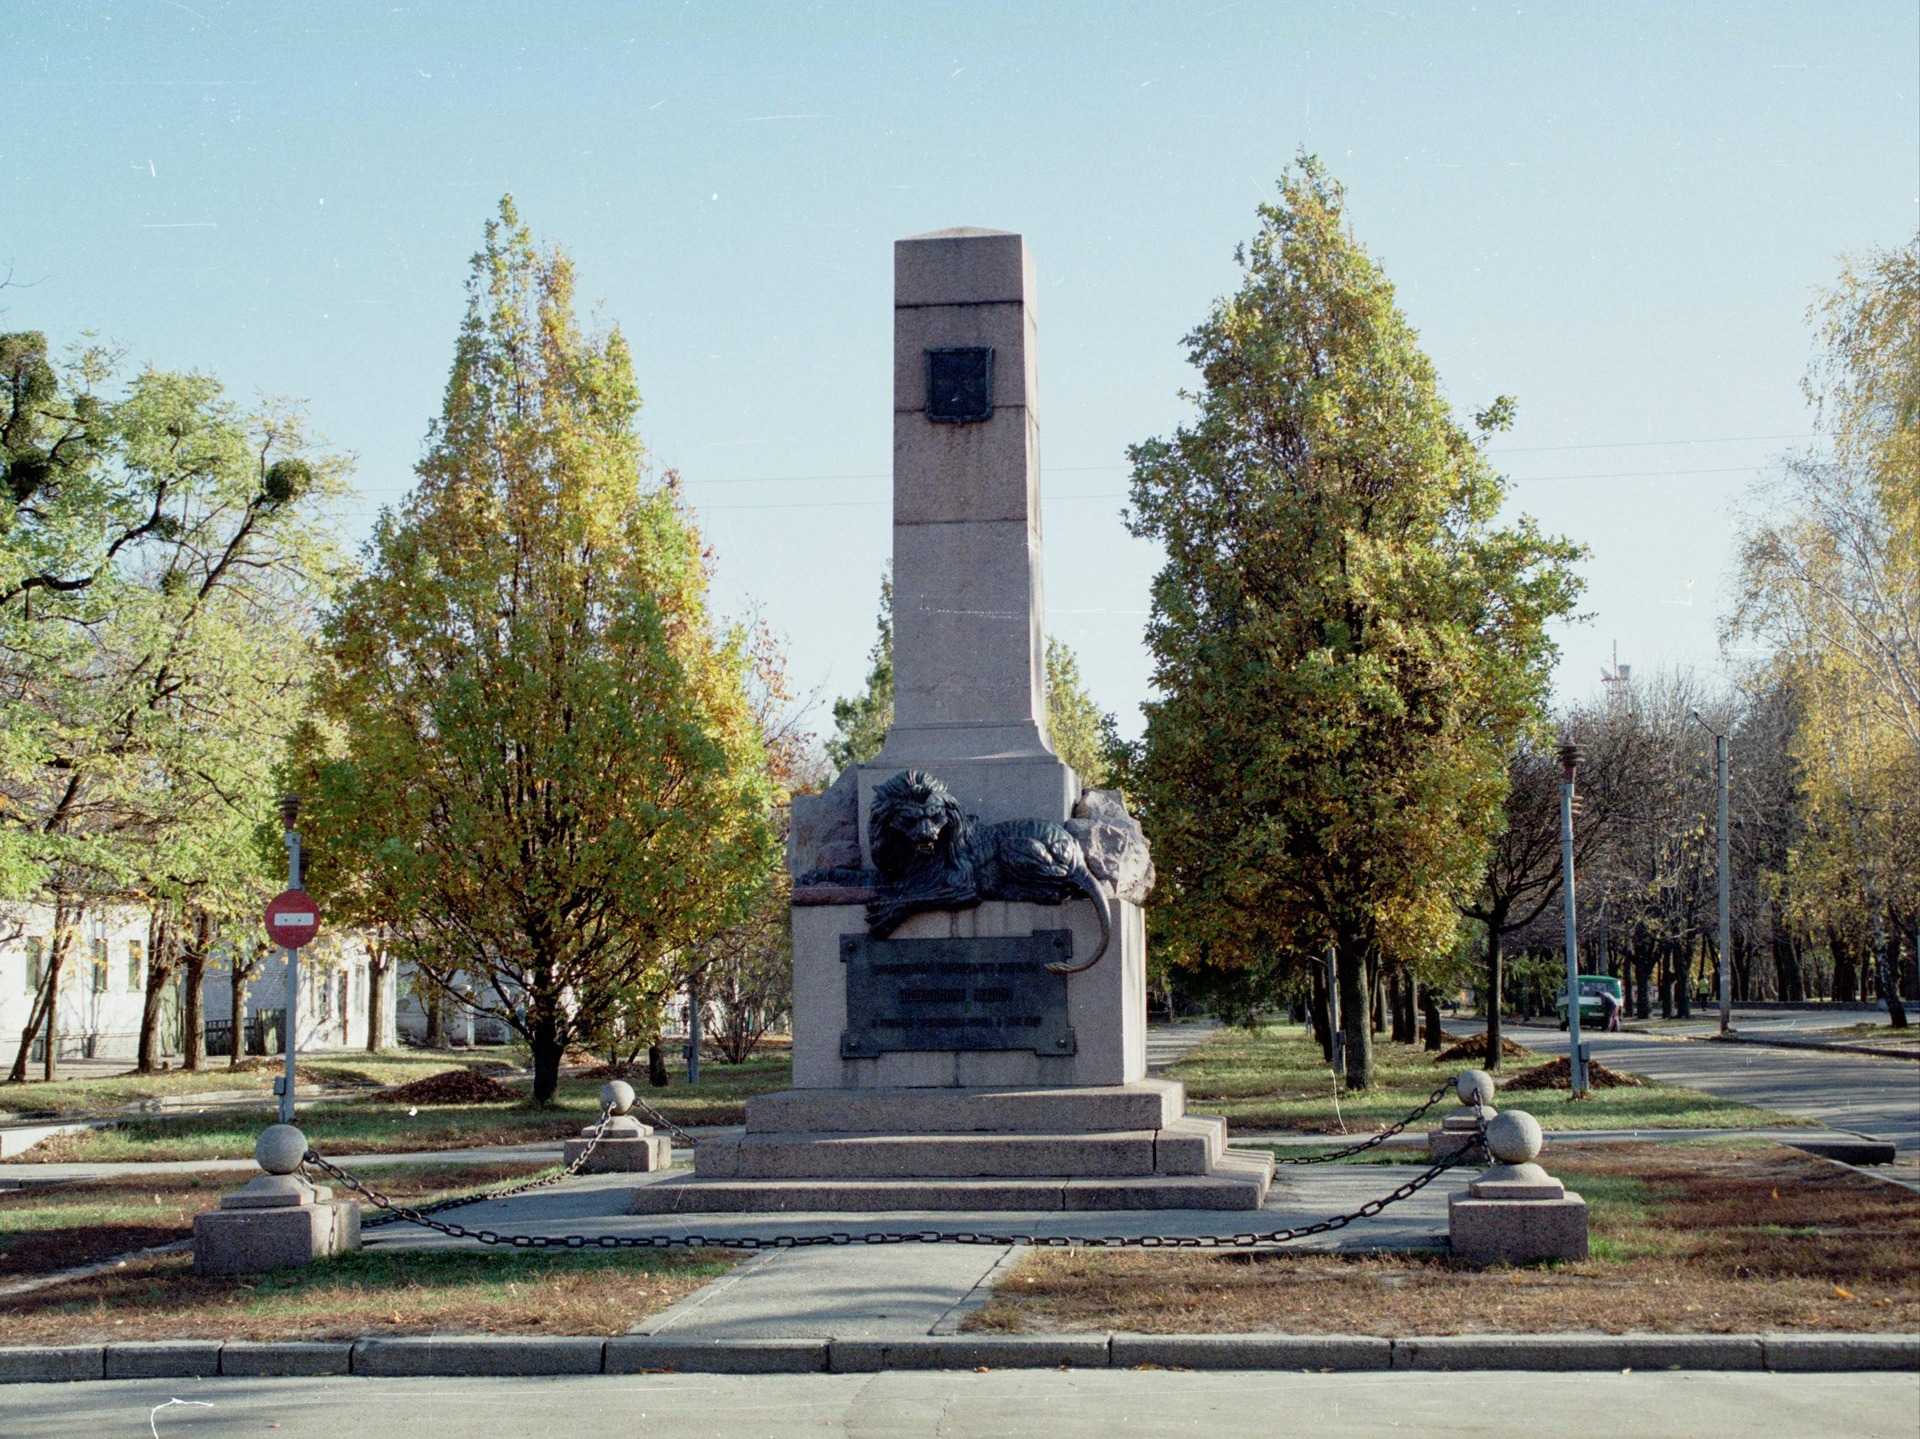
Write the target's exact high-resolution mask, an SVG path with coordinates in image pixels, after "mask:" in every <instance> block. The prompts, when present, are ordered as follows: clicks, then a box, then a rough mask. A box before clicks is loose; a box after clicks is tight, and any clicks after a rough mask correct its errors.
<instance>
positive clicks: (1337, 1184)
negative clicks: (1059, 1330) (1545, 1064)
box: [366, 1164, 1470, 1339]
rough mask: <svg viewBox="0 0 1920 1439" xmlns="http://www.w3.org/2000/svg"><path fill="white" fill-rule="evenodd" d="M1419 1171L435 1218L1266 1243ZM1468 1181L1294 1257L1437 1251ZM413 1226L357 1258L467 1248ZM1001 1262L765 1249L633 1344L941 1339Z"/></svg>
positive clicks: (980, 1256) (623, 1179)
mask: <svg viewBox="0 0 1920 1439" xmlns="http://www.w3.org/2000/svg"><path fill="white" fill-rule="evenodd" d="M1419 1172H1420V1168H1419V1167H1416V1166H1410V1165H1373V1164H1370V1165H1328V1166H1326V1167H1324V1168H1321V1167H1314V1168H1311V1169H1292V1170H1282V1171H1281V1174H1280V1175H1279V1177H1278V1178H1277V1179H1276V1181H1275V1183H1274V1187H1273V1190H1272V1192H1271V1194H1270V1195H1269V1197H1268V1200H1267V1204H1266V1206H1265V1208H1264V1209H1262V1210H1260V1211H1258V1212H1253V1211H1242V1212H1221V1211H1210V1210H1159V1211H1146V1212H1142V1211H1130V1212H1125V1213H1104V1214H1100V1213H1095V1214H1062V1213H1058V1212H1047V1213H1035V1214H991V1215H960V1214H951V1213H923V1214H885V1215H846V1214H788V1215H762V1214H740V1215H733V1214H718V1215H715V1214H708V1215H660V1214H654V1215H630V1214H628V1213H626V1208H627V1203H628V1198H627V1196H628V1193H629V1191H630V1190H631V1188H632V1187H633V1185H634V1184H635V1183H647V1182H654V1181H649V1180H647V1179H646V1178H644V1177H635V1176H619V1175H600V1176H595V1177H593V1178H588V1179H579V1180H572V1181H569V1182H568V1183H566V1184H563V1185H557V1186H555V1187H554V1188H552V1189H547V1190H542V1191H539V1192H537V1193H534V1194H528V1195H523V1196H519V1197H515V1198H512V1199H503V1200H498V1201H495V1202H492V1203H487V1204H476V1205H473V1206H472V1207H470V1208H467V1209H462V1210H459V1211H456V1212H455V1213H453V1214H450V1215H447V1216H444V1217H446V1218H450V1219H457V1220H458V1221H459V1222H460V1223H461V1224H462V1225H464V1226H466V1227H468V1228H473V1229H480V1228H490V1229H494V1230H498V1231H500V1232H502V1233H515V1234H555V1235H558V1234H569V1233H574V1234H586V1235H590V1236H593V1237H596V1238H597V1237H598V1236H600V1235H603V1234H620V1235H642V1234H668V1235H688V1234H704V1235H709V1236H720V1235H726V1236H735V1235H757V1236H761V1237H765V1238H771V1237H773V1236H775V1235H779V1234H791V1235H818V1234H835V1233H839V1234H848V1235H856V1236H857V1235H863V1234H866V1233H869V1232H881V1231H884V1232H917V1231H923V1230H939V1231H942V1232H954V1231H959V1230H985V1231H987V1232H990V1233H1031V1234H1036V1235H1084V1236H1095V1237H1098V1236H1107V1235H1123V1236H1137V1235H1144V1234H1175V1235H1199V1234H1224V1235H1231V1234H1236V1233H1243V1232H1249V1233H1266V1232H1271V1231H1273V1230H1276V1229H1284V1228H1290V1227H1293V1226H1296V1225H1301V1224H1306V1223H1311V1222H1313V1221H1316V1220H1320V1219H1324V1218H1328V1217H1330V1216H1333V1215H1336V1214H1343V1213H1346V1212H1348V1211H1350V1210H1353V1209H1355V1208H1358V1207H1359V1206H1360V1205H1361V1204H1363V1203H1365V1202H1366V1201H1367V1200H1369V1199H1372V1198H1375V1197H1376V1196H1379V1195H1382V1194H1385V1193H1387V1192H1388V1191H1390V1190H1392V1189H1394V1188H1395V1187H1396V1186H1398V1185H1399V1184H1401V1183H1402V1182H1404V1181H1405V1180H1407V1179H1409V1178H1411V1177H1412V1176H1414V1175H1415V1174H1418V1173H1419ZM1469 1177H1470V1175H1469V1174H1468V1173H1467V1172H1465V1171H1458V1170H1456V1171H1450V1172H1449V1173H1446V1174H1443V1175H1441V1176H1440V1178H1439V1179H1437V1180H1435V1181H1434V1183H1433V1184H1431V1185H1430V1186H1429V1187H1428V1188H1426V1189H1423V1190H1421V1191H1420V1192H1419V1193H1418V1194H1415V1195H1414V1196H1413V1197H1411V1198H1410V1199H1407V1200H1404V1201H1402V1202H1401V1203H1399V1204H1396V1205H1394V1206H1393V1207H1392V1208H1390V1209H1388V1210H1387V1211H1386V1212H1385V1213H1383V1214H1380V1215H1376V1216H1375V1217H1373V1218H1371V1219H1363V1220H1360V1221H1358V1222H1356V1223H1354V1224H1352V1225H1350V1226H1348V1227H1347V1228H1345V1229H1342V1230H1340V1231H1338V1232H1336V1233H1334V1234H1330V1235H1324V1236H1317V1237H1315V1238H1312V1239H1309V1240H1303V1241H1300V1243H1299V1245H1298V1247H1300V1248H1314V1249H1373V1248H1386V1249H1411V1248H1425V1247H1429V1246H1436V1245H1438V1244H1439V1243H1440V1242H1441V1240H1442V1239H1443V1238H1444V1236H1445V1234H1446V1228H1447V1218H1446V1211H1447V1196H1448V1194H1450V1193H1453V1192H1456V1191H1458V1190H1460V1189H1462V1188H1464V1187H1465V1185H1466V1182H1467V1180H1468V1178H1469ZM472 1242H473V1241H468V1240H456V1239H450V1238H448V1237H446V1236H444V1235H440V1234H436V1233H434V1232H433V1231H431V1230H423V1229H420V1228H417V1227H415V1226H412V1225H403V1224H396V1225H391V1226H386V1225H383V1226H381V1227H379V1228H376V1229H371V1230H368V1231H367V1232H366V1245H367V1247H368V1248H370V1249H372V1248H382V1249H385V1248H394V1249H424V1248H443V1247H452V1246H455V1245H462V1244H471V1243H472ZM1012 1253H1013V1250H1012V1247H1011V1246H1006V1245H990V1244H969V1245H956V1244H889V1245H877V1246H870V1245H867V1244H863V1243H855V1244H850V1245H846V1246H834V1247H831V1248H828V1247H821V1248H817V1249H789V1250H776V1251H773V1252H770V1253H767V1254H764V1255H760V1256H757V1257H755V1258H753V1259H750V1260H748V1261H747V1262H746V1263H744V1264H742V1265H741V1266H740V1267H739V1268H738V1269H736V1270H734V1271H733V1272H732V1273H731V1274H729V1275H728V1276H727V1277H726V1278H724V1279H722V1280H719V1281H717V1282H716V1283H714V1284H712V1285H709V1286H707V1287H706V1288H705V1289H702V1290H701V1291H699V1292H698V1293H696V1294H694V1295H691V1296H690V1297H689V1298H687V1299H686V1300H683V1301H682V1302H681V1303H680V1304H678V1305H676V1306H674V1307H673V1308H672V1309H669V1310H667V1311H666V1312H665V1313H663V1314H660V1315H656V1316H655V1317H654V1318H653V1319H651V1320H649V1321H648V1322H647V1324H646V1325H644V1326H642V1329H641V1331H640V1332H643V1333H665V1332H672V1333H677V1334H697V1335H704V1336H708V1337H724V1338H731V1339H745V1338H772V1337H781V1338H788V1337H800V1338H811V1337H826V1336H835V1337H840V1338H848V1337H866V1338H881V1337H891V1336H904V1335H913V1334H931V1333H936V1332H951V1331H952V1329H953V1328H954V1327H955V1326H956V1325H957V1323H958V1321H959V1319H960V1317H961V1315H962V1314H963V1313H964V1312H965V1310H966V1309H967V1308H970V1307H972V1306H973V1305H976V1304H979V1303H982V1302H984V1301H985V1299H986V1298H987V1295H988V1292H989V1289H990V1284H989V1283H988V1280H989V1277H990V1276H991V1274H992V1271H993V1270H994V1268H995V1266H996V1265H998V1264H1000V1263H1001V1262H1002V1261H1004V1260H1007V1259H1008V1257H1009V1255H1010V1254H1012Z"/></svg>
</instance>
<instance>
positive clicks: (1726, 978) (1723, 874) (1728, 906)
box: [1688, 710, 1733, 1034]
mask: <svg viewBox="0 0 1920 1439" xmlns="http://www.w3.org/2000/svg"><path fill="white" fill-rule="evenodd" d="M1688 713H1689V714H1690V715H1691V716H1692V718H1693V721H1694V723H1695V724H1697V725H1699V726H1700V728H1701V729H1703V730H1705V731H1706V732H1707V733H1708V734H1710V735H1712V736H1713V768H1714V785H1715V788H1716V789H1717V790H1718V791H1719V810H1720V821H1719V827H1720V835H1719V851H1720V853H1719V861H1720V972H1719V975H1718V979H1719V989H1720V1032H1721V1033H1722V1034H1730V1033H1732V1031H1733V968H1732V965H1733V958H1732V944H1733V917H1732V911H1733V903H1732V896H1733V890H1732V882H1733V875H1732V872H1731V868H1730V866H1729V865H1728V863H1727V737H1726V735H1725V734H1724V733H1722V732H1721V731H1719V730H1717V729H1715V728H1714V727H1713V726H1712V725H1710V724H1708V723H1707V722H1706V721H1705V720H1704V719H1702V718H1701V717H1700V711H1699V710H1689V711H1688Z"/></svg>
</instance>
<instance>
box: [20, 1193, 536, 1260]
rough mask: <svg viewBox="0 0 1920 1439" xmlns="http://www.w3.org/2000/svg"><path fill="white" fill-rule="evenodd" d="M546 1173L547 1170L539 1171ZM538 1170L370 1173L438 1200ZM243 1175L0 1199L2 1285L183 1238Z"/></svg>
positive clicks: (411, 1195)
mask: <svg viewBox="0 0 1920 1439" xmlns="http://www.w3.org/2000/svg"><path fill="white" fill-rule="evenodd" d="M544 1167H547V1168H551V1167H552V1166H544ZM542 1168H543V1166H541V1165H538V1164H414V1165H405V1166H402V1165H387V1166H385V1167H380V1166H371V1165H370V1166H367V1168H366V1170H365V1174H366V1175H367V1177H368V1178H369V1179H370V1180H371V1182H372V1183H374V1184H375V1185H377V1186H378V1187H379V1188H381V1189H383V1190H384V1191H385V1192H387V1193H388V1194H391V1195H394V1196H395V1197H396V1198H399V1197H405V1198H407V1199H414V1200H427V1199H440V1198H445V1197H447V1196H450V1195H455V1194H467V1193H471V1192H474V1191H476V1190H481V1189H492V1188H497V1187H499V1186H501V1185H505V1184H517V1183H519V1182H520V1181H521V1180H524V1179H528V1178H531V1177H532V1176H534V1175H536V1174H538V1173H540V1172H541V1171H542ZM246 1179H247V1176H246V1175H244V1174H219V1173H215V1174H150V1175H129V1176H122V1177H116V1178H113V1179H98V1180H89V1181H86V1182H84V1183H76V1184H48V1185H29V1186H27V1187H25V1188H21V1189H15V1190H8V1191H4V1192H0V1281H4V1280H7V1279H15V1278H22V1277H30V1276H33V1275H38V1274H52V1273H55V1272H56V1271H58V1270H62V1269H73V1268H77V1267H79V1266H80V1265H83V1264H92V1263H94V1262H96V1261H98V1260H101V1259H107V1258H111V1257H113V1256H114V1255H118V1254H126V1253H129V1252H131V1251H133V1250H136V1249H147V1248H151V1247H152V1246H154V1245H159V1244H167V1243H171V1242H172V1241H173V1240H176V1239H186V1238H188V1237H190V1236H191V1235H192V1233H193V1216H194V1215H196V1214H198V1213H199V1212H200V1211H201V1210H203V1209H214V1208H217V1207H218V1206H219V1203H220V1196H221V1195H223V1194H230V1193H232V1192H233V1191H234V1190H235V1189H238V1188H239V1187H240V1186H241V1185H242V1184H243V1183H245V1182H246Z"/></svg>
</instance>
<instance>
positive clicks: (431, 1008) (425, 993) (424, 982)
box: [419, 976, 447, 1049]
mask: <svg viewBox="0 0 1920 1439" xmlns="http://www.w3.org/2000/svg"><path fill="white" fill-rule="evenodd" d="M419 984H420V986H421V989H420V1008H421V1009H422V1010H423V1011H425V1013H426V1016H427V1032H426V1033H425V1034H424V1035H423V1036H422V1037H421V1043H423V1044H425V1045H426V1047H427V1048H428V1049H445V1048H446V1047H447V1036H446V1032H445V1026H444V1024H443V1022H442V1020H441V1017H440V1014H441V1010H440V990H439V987H438V986H437V985H435V984H433V983H432V982H431V981H430V980H428V979H426V978H425V977H424V976H422V977H421V979H420V980H419Z"/></svg>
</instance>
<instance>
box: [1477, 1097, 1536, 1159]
mask: <svg viewBox="0 0 1920 1439" xmlns="http://www.w3.org/2000/svg"><path fill="white" fill-rule="evenodd" d="M1540 1143H1541V1136H1540V1121H1539V1120H1537V1119H1535V1118H1534V1117H1533V1116H1532V1115H1531V1114H1528V1113H1527V1112H1526V1110H1524V1109H1509V1110H1507V1111H1506V1113H1504V1114H1500V1115H1496V1116H1495V1117H1494V1120H1493V1122H1492V1123H1491V1124H1489V1125H1488V1126H1487V1148H1488V1150H1489V1151H1490V1152H1491V1153H1492V1154H1493V1157H1494V1158H1495V1159H1497V1160H1499V1161H1500V1162H1501V1163H1502V1164H1526V1163H1528V1162H1529V1161H1531V1160H1532V1159H1533V1157H1534V1156H1535V1155H1537V1154H1539V1152H1540Z"/></svg>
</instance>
